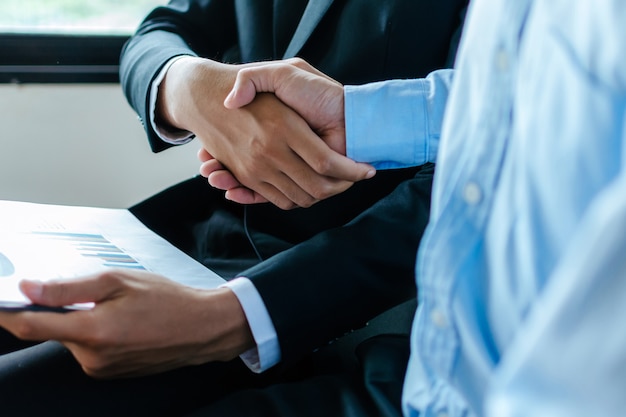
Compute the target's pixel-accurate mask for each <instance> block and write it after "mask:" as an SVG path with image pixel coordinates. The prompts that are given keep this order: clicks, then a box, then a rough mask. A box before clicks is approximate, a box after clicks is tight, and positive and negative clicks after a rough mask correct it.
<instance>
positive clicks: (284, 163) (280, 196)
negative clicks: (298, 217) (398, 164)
mask: <svg viewBox="0 0 626 417" xmlns="http://www.w3.org/2000/svg"><path fill="white" fill-rule="evenodd" d="M257 93H273V95H268V94H257ZM279 100H280V101H279ZM224 108H225V109H228V110H227V113H226V116H225V117H228V118H229V117H234V116H235V115H236V114H240V112H248V114H249V115H252V117H253V118H255V120H256V122H258V123H256V124H248V125H247V128H248V127H250V126H252V127H253V129H252V130H251V131H252V134H251V133H250V132H245V131H238V132H232V129H231V132H230V133H229V134H228V137H224V138H222V140H221V141H219V142H220V143H219V144H218V143H215V142H217V141H214V140H211V141H207V140H203V141H202V143H203V148H202V149H201V150H200V152H199V158H200V160H201V162H202V166H201V168H200V173H201V174H202V175H204V176H205V177H207V178H208V181H209V183H210V184H211V185H212V186H214V187H216V188H219V189H222V190H226V198H228V199H230V200H233V201H236V202H239V203H242V204H253V203H261V202H266V201H270V202H272V203H274V204H275V205H277V206H279V207H281V208H283V209H289V208H293V207H308V206H310V205H312V204H314V203H316V202H317V201H320V200H322V199H325V198H328V197H331V196H333V195H335V194H338V193H340V192H343V191H345V190H346V189H347V188H349V187H350V186H351V185H352V184H353V183H354V182H356V181H360V180H363V179H367V178H371V177H372V176H373V175H374V174H375V170H374V168H373V167H371V166H370V165H367V164H361V163H356V162H354V161H352V160H351V159H349V158H346V157H345V154H346V141H345V125H344V100H343V87H342V86H341V84H339V83H337V82H336V81H334V80H332V79H331V78H329V77H327V76H325V75H324V74H322V73H321V72H319V71H317V70H316V69H315V68H313V67H311V66H310V65H309V64H307V63H306V62H304V61H303V60H301V59H297V58H294V59H290V60H287V61H278V62H269V63H262V64H255V65H252V66H246V67H244V68H242V69H238V71H237V74H236V81H235V83H234V87H233V88H232V90H231V91H229V93H228V96H227V97H226V99H225V100H224ZM211 120H212V122H211V123H212V124H213V125H214V126H216V124H217V122H216V121H214V118H211ZM209 130H211V129H210V128H209V127H208V126H207V127H206V129H205V131H209ZM247 135H248V136H247ZM245 137H248V138H249V140H248V141H247V143H245V145H246V146H245V149H243V147H242V148H240V150H238V149H237V148H236V147H231V148H230V149H227V150H223V149H221V146H220V144H221V145H223V144H224V143H227V144H231V145H232V144H234V143H235V142H239V143H240V144H241V141H245ZM215 138H216V136H213V139H215ZM320 139H321V140H320ZM225 151H227V152H225ZM218 152H219V155H218V154H217V153H218ZM233 155H236V158H232V156H233ZM230 161H232V162H230Z"/></svg>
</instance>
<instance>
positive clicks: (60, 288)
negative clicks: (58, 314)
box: [20, 274, 117, 307]
mask: <svg viewBox="0 0 626 417" xmlns="http://www.w3.org/2000/svg"><path fill="white" fill-rule="evenodd" d="M105 277H108V275H107V274H98V275H91V276H87V277H84V278H76V279H63V280H58V281H48V282H40V281H30V280H24V281H22V282H21V283H20V289H21V290H22V292H23V293H24V295H26V296H27V297H28V298H29V299H30V300H31V301H32V302H33V303H34V304H39V305H43V306H48V307H62V306H68V305H72V304H79V303H87V302H98V301H101V300H103V299H106V298H109V297H110V296H111V295H112V294H113V293H114V292H115V291H116V290H117V288H116V287H115V286H112V285H111V284H112V283H111V280H110V279H108V280H107V279H105Z"/></svg>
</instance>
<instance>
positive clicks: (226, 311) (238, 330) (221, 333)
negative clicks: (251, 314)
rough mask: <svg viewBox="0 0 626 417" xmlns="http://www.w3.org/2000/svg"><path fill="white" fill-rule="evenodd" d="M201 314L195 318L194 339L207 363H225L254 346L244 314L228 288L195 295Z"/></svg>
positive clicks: (235, 297)
mask: <svg viewBox="0 0 626 417" xmlns="http://www.w3.org/2000/svg"><path fill="white" fill-rule="evenodd" d="M198 295H199V296H200V300H199V302H198V305H199V306H200V308H201V313H200V314H199V315H197V316H194V317H197V323H194V325H195V326H196V327H197V329H198V332H197V333H196V334H197V336H199V337H200V338H201V340H203V341H204V342H202V343H201V344H202V345H203V350H204V351H205V352H206V355H201V356H203V357H206V356H210V357H211V360H221V361H228V360H231V359H234V358H236V357H238V356H239V355H241V354H242V353H244V352H246V351H247V350H249V349H251V348H253V347H254V346H255V342H254V338H253V336H252V332H251V331H250V327H249V325H248V321H247V319H246V316H245V313H244V310H243V308H242V307H241V304H240V303H239V300H238V299H237V296H236V295H235V294H234V293H233V291H231V290H230V289H228V288H218V289H216V290H211V291H206V292H202V293H199V294H198Z"/></svg>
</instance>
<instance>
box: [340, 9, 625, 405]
mask: <svg viewBox="0 0 626 417" xmlns="http://www.w3.org/2000/svg"><path fill="white" fill-rule="evenodd" d="M452 76H453V77H454V79H452ZM345 97H346V131H347V134H348V144H347V146H348V152H349V154H350V155H349V156H353V157H356V158H357V159H359V160H361V161H366V162H375V163H376V164H377V165H378V167H393V166H405V165H414V164H420V163H423V162H425V161H427V160H432V159H434V158H435V157H436V160H437V172H436V174H435V183H434V190H433V204H432V213H431V221H430V224H429V226H428V228H427V232H426V234H425V237H424V239H423V241H422V244H421V247H420V250H419V254H418V262H417V266H416V275H417V284H418V288H419V307H418V310H417V313H416V318H415V321H414V327H413V332H412V340H411V349H412V351H411V358H410V362H409V367H408V372H407V376H406V381H405V390H404V398H403V407H404V412H405V415H407V416H420V417H434V416H451V417H452V416H454V417H456V416H488V417H495V416H498V417H508V416H520V417H521V416H524V417H528V416H546V417H548V416H549V417H573V416H586V417H587V416H594V417H596V416H597V417H600V416H601V417H608V416H620V417H623V416H625V415H626V325H624V324H623V323H624V320H625V319H626V169H625V166H626V164H625V163H626V1H624V0H576V1H571V0H474V1H473V2H472V3H471V5H470V10H469V11H468V21H467V23H466V27H465V32H464V34H463V39H462V42H461V46H460V51H459V55H458V57H457V63H456V70H455V71H454V74H452V72H450V71H445V72H436V73H433V74H432V75H431V76H429V77H428V78H427V79H424V80H412V81H393V82H383V83H377V84H371V85H367V86H361V87H349V88H347V89H346V96H345ZM444 109H445V119H444V122H443V124H442V123H441V120H442V117H443V113H444ZM437 153H438V155H435V154H437Z"/></svg>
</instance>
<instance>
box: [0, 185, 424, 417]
mask: <svg viewBox="0 0 626 417" xmlns="http://www.w3.org/2000/svg"><path fill="white" fill-rule="evenodd" d="M204 181H205V180H204V179H198V178H196V179H193V180H190V181H188V182H185V183H183V184H181V185H179V186H177V187H175V188H174V189H170V190H167V191H166V192H163V193H161V194H158V195H156V196H154V197H152V198H151V199H149V200H147V201H146V202H144V203H141V204H139V205H137V206H135V207H133V208H131V211H132V212H133V213H134V214H135V215H137V217H139V218H140V219H141V220H142V221H143V222H144V223H146V224H147V225H148V226H149V227H151V228H152V229H153V230H155V231H157V232H158V233H160V234H161V235H162V236H164V237H165V238H166V239H168V240H169V241H170V242H172V243H174V244H175V245H176V246H178V247H179V248H181V249H182V250H183V251H185V252H186V253H188V254H190V255H191V256H193V257H195V258H196V259H198V260H199V261H201V262H203V263H204V264H205V265H207V266H208V267H210V268H211V269H213V270H215V271H216V272H218V273H219V274H220V275H222V276H223V277H225V278H229V277H232V276H234V275H235V274H236V273H238V272H240V271H242V270H244V269H246V268H248V267H250V266H252V265H254V264H256V263H258V262H259V261H260V260H261V259H264V258H266V257H268V256H271V255H272V254H274V253H278V252H280V251H283V250H285V249H287V248H289V247H291V246H292V245H293V244H294V243H297V240H300V238H301V237H298V238H297V239H295V241H294V240H291V239H288V238H284V237H283V236H280V235H273V234H270V233H264V232H263V231H262V230H259V229H260V227H259V228H254V224H253V228H252V229H251V230H248V228H247V224H246V222H245V221H244V222H242V221H241V220H242V219H245V213H244V212H242V211H241V210H242V208H241V206H238V205H229V204H228V203H226V204H224V205H223V206H220V208H219V209H217V210H216V209H215V207H213V208H207V204H206V202H207V201H211V200H212V199H213V198H215V196H216V195H215V194H213V193H215V191H213V190H212V189H211V188H210V187H201V190H204V191H201V190H200V191H199V188H198V184H201V183H202V182H204ZM181 208H184V210H181ZM208 211H210V213H209V212H208ZM327 217H328V218H330V217H332V216H327ZM320 218H323V216H320ZM294 221H299V219H298V218H295V219H294ZM262 223H263V222H259V224H260V225H261V226H262ZM284 229H286V230H288V229H289V227H288V225H287V226H285V227H284ZM305 237H306V236H305ZM255 243H256V244H257V245H258V246H256V247H255ZM207 245H209V246H207ZM211 245H212V246H211ZM403 311H404V313H402V314H400V318H399V319H398V320H397V315H396V316H395V317H393V318H392V320H390V321H383V322H382V324H381V325H380V326H379V328H378V329H376V326H375V325H370V326H367V327H366V328H365V329H362V330H360V331H357V332H354V333H352V334H350V335H348V336H345V337H343V338H342V339H340V340H339V341H337V342H335V343H333V344H330V345H328V346H325V347H323V348H321V349H319V350H318V351H316V352H313V353H311V354H310V355H308V356H307V357H305V358H304V359H303V360H301V361H300V362H298V363H295V364H289V366H288V367H287V366H283V365H278V366H277V367H276V368H275V369H271V370H269V371H267V372H264V373H262V374H254V373H252V372H251V371H250V370H249V369H248V368H247V367H246V366H245V365H244V364H243V362H242V361H241V360H239V359H235V360H233V361H230V362H224V363H220V362H216V363H208V364H205V365H201V366H193V367H186V368H182V369H177V370H173V371H170V372H166V373H162V374H158V375H153V376H147V377H142V378H134V379H121V380H94V379H92V378H90V377H88V376H87V375H86V374H85V373H84V372H83V371H82V369H81V368H80V365H79V364H78V363H77V362H76V361H75V360H74V358H73V356H72V355H71V353H70V352H69V351H68V350H67V349H65V348H64V347H63V346H62V345H61V344H59V343H57V342H53V341H50V342H45V343H41V344H35V345H32V344H27V343H24V342H21V341H18V340H16V339H15V338H14V337H13V336H12V335H10V334H8V333H7V332H5V331H4V330H2V329H0V415H1V416H2V417H12V416H20V417H24V416H44V415H53V416H64V417H71V416H81V417H82V416H84V415H89V416H91V417H96V416H106V417H111V416H115V417H123V416H129V417H131V416H132V417H139V416H144V415H145V416H168V417H169V416H272V417H276V416H290V417H291V416H359V417H367V416H390V417H391V416H399V415H401V411H400V397H401V390H402V384H403V379H404V372H405V369H406V365H407V360H408V355H409V342H408V337H407V334H408V332H409V328H410V321H411V318H412V314H413V311H414V303H413V305H411V304H409V305H408V308H406V309H404V310H403ZM398 323H401V324H400V326H397V324H398ZM394 326H395V327H394ZM380 329H383V331H384V332H389V331H392V332H394V333H395V334H392V335H380ZM373 334H374V335H376V336H372V335H373Z"/></svg>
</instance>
